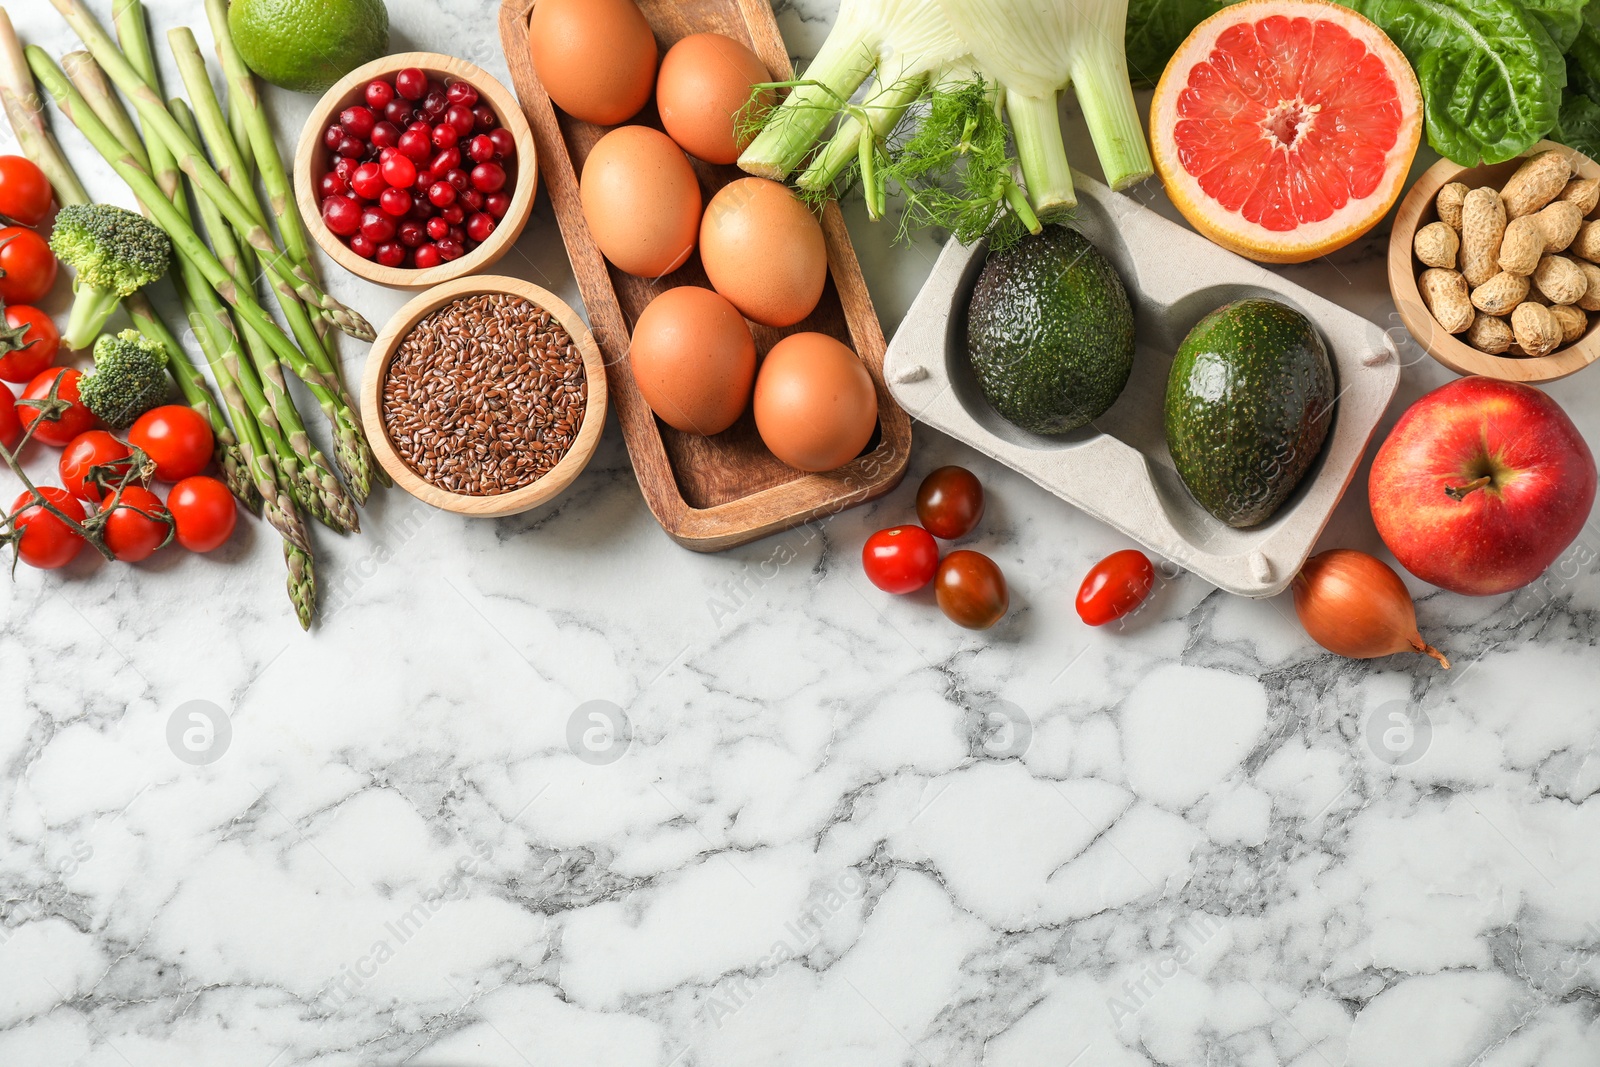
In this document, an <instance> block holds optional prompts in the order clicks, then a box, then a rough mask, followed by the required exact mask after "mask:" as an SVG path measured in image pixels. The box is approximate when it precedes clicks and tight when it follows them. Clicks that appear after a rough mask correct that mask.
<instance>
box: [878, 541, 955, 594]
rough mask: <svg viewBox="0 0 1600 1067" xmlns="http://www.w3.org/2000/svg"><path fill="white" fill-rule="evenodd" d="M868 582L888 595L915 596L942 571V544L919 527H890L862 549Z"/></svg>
mask: <svg viewBox="0 0 1600 1067" xmlns="http://www.w3.org/2000/svg"><path fill="white" fill-rule="evenodd" d="M861 567H862V569H863V570H865V571H866V572H867V580H868V581H869V582H871V583H872V584H873V585H875V586H877V587H878V588H879V589H882V590H883V591H884V592H885V593H895V594H903V593H915V592H916V591H917V590H918V589H921V588H922V587H923V586H925V585H927V584H928V583H929V582H931V581H933V572H934V571H936V570H938V569H939V545H938V544H937V543H936V542H935V541H934V539H933V535H932V534H930V533H928V531H927V530H924V529H923V528H922V527H920V526H891V527H890V528H889V529H887V530H879V531H878V532H877V533H875V534H873V535H872V536H871V537H869V538H867V543H866V544H865V545H862V546H861Z"/></svg>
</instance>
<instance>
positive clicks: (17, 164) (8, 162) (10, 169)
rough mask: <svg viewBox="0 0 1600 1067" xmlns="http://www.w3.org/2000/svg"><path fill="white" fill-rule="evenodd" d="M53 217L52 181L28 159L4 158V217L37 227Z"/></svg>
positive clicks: (0, 192) (0, 170)
mask: <svg viewBox="0 0 1600 1067" xmlns="http://www.w3.org/2000/svg"><path fill="white" fill-rule="evenodd" d="M48 214H50V181H49V179H48V178H46V177H45V176H44V171H42V170H40V169H39V168H38V167H37V166H36V165H35V164H34V162H33V160H31V159H28V158H27V157H26V156H0V215H4V216H5V217H6V218H8V219H14V220H16V221H17V222H20V223H22V225H24V226H37V225H39V223H41V222H43V221H44V217H45V216H46V215H48Z"/></svg>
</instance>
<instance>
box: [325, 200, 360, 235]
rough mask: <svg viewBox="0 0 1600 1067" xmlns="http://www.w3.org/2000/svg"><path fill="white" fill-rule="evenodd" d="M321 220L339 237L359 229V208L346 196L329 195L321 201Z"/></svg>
mask: <svg viewBox="0 0 1600 1067" xmlns="http://www.w3.org/2000/svg"><path fill="white" fill-rule="evenodd" d="M322 221H323V222H324V223H326V224H327V227H328V229H330V230H332V231H333V232H334V233H336V234H338V235H339V236H340V237H349V236H350V235H351V234H353V233H355V232H356V231H357V230H359V229H361V209H360V208H359V207H357V206H356V202H355V201H354V200H351V199H350V198H349V197H347V196H330V197H328V198H327V199H326V200H324V201H323V202H322Z"/></svg>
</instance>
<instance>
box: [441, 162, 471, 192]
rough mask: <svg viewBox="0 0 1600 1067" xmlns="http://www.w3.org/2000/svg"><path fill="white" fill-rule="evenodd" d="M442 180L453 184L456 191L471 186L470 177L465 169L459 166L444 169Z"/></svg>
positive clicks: (465, 189)
mask: <svg viewBox="0 0 1600 1067" xmlns="http://www.w3.org/2000/svg"><path fill="white" fill-rule="evenodd" d="M444 180H445V181H447V182H449V183H450V184H451V185H453V186H455V187H456V192H458V193H464V192H466V191H467V190H468V189H471V188H472V179H471V178H470V177H468V176H467V172H466V171H464V170H462V169H460V168H459V167H458V168H456V169H455V170H447V171H445V174H444Z"/></svg>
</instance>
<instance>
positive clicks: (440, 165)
mask: <svg viewBox="0 0 1600 1067" xmlns="http://www.w3.org/2000/svg"><path fill="white" fill-rule="evenodd" d="M460 166H461V149H459V148H445V149H442V150H441V151H440V152H439V154H438V155H436V156H434V157H433V162H431V163H429V164H428V177H430V178H433V179H434V180H435V181H441V180H443V179H444V176H445V175H446V174H448V173H450V172H451V171H453V170H456V169H458V168H459V167H460Z"/></svg>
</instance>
